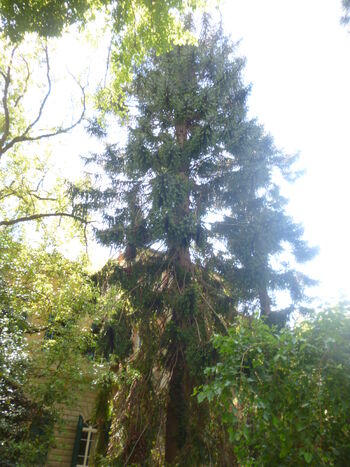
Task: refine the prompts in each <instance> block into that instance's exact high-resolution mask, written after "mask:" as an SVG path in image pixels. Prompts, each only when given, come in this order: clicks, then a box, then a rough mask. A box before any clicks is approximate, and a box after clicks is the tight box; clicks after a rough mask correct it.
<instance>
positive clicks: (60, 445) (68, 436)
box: [46, 392, 96, 467]
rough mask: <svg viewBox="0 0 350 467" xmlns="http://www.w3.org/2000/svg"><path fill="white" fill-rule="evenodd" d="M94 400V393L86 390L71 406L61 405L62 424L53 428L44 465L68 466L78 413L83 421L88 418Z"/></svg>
mask: <svg viewBox="0 0 350 467" xmlns="http://www.w3.org/2000/svg"><path fill="white" fill-rule="evenodd" d="M95 401H96V393H95V392H86V393H82V395H81V397H79V399H78V400H77V401H76V403H75V404H74V406H73V407H69V408H67V407H62V418H63V424H62V427H61V426H60V427H56V428H55V431H54V432H55V441H54V445H53V446H52V447H51V448H50V450H49V453H48V457H47V462H46V467H70V465H71V461H72V454H73V446H74V441H75V434H76V431H77V424H78V418H79V415H82V417H83V418H84V421H87V420H90V419H91V417H92V415H93V410H94V407H95ZM92 454H93V452H92ZM91 457H92V456H91ZM91 465H93V464H92V463H91ZM89 466H90V463H89Z"/></svg>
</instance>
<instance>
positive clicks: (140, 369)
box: [87, 18, 306, 466]
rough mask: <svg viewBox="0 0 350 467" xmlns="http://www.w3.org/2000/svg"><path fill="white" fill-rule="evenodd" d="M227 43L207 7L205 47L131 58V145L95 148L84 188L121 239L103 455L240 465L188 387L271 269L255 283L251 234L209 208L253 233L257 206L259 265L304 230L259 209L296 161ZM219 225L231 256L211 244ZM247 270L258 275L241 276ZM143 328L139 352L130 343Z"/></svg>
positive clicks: (108, 333)
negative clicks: (263, 122) (96, 177)
mask: <svg viewBox="0 0 350 467" xmlns="http://www.w3.org/2000/svg"><path fill="white" fill-rule="evenodd" d="M233 52H234V47H233V45H232V43H231V42H230V40H228V38H226V37H225V36H224V35H223V33H222V31H221V29H219V30H217V29H216V28H215V30H214V29H213V28H212V27H211V26H210V24H209V21H208V19H207V18H206V19H205V20H204V22H203V26H202V32H201V35H200V38H199V43H198V46H190V45H187V46H179V47H176V48H175V49H174V50H172V51H171V52H169V53H167V54H166V55H162V56H155V57H152V58H150V59H149V60H148V61H146V62H145V63H144V64H142V65H141V66H140V67H139V68H138V69H137V70H136V74H135V76H136V78H135V80H134V84H133V88H132V93H131V96H130V98H132V99H134V102H136V106H137V112H136V115H135V117H134V118H133V121H132V124H131V125H130V127H129V129H128V131H129V136H128V142H127V144H126V146H125V148H123V149H119V148H118V147H117V146H114V145H109V146H107V147H106V150H105V152H104V153H103V154H99V155H95V156H94V157H93V159H94V160H95V162H97V163H98V164H100V165H101V166H103V168H104V170H105V172H106V174H107V175H108V176H109V178H110V185H109V186H108V187H107V188H104V189H101V190H97V189H95V190H92V191H91V192H90V193H89V194H88V197H87V204H88V205H89V206H90V207H93V208H94V209H102V210H103V212H104V218H105V221H106V224H107V226H106V228H104V229H100V230H99V231H98V232H97V236H98V239H99V240H100V242H101V243H103V244H104V245H108V246H111V245H113V246H115V247H116V248H119V249H123V251H124V253H123V255H122V257H120V261H119V262H118V264H113V265H111V266H110V268H109V269H108V279H109V283H110V284H115V285H114V286H113V287H112V286H110V291H111V293H112V294H114V295H115V298H116V300H115V302H114V303H115V305H113V306H112V312H111V313H110V314H109V316H106V317H105V320H104V322H103V325H102V327H101V329H100V342H101V347H102V348H103V349H104V355H105V356H109V358H110V359H111V361H113V368H114V371H115V372H116V375H117V376H116V386H114V390H113V391H114V392H113V391H112V392H111V393H110V394H113V396H114V397H113V404H114V413H113V416H112V425H111V431H110V433H111V436H110V441H109V456H110V457H111V458H114V459H119V460H120V461H121V462H122V463H124V465H131V464H132V463H136V464H141V463H142V465H155V464H156V463H157V462H159V463H160V464H161V465H164V462H165V463H166V464H167V465H191V466H192V465H200V464H205V463H209V462H214V464H215V465H232V453H231V451H230V449H229V448H227V446H226V445H225V440H224V435H223V434H222V433H221V432H220V429H219V425H220V420H213V419H210V407H208V406H207V407H205V406H204V404H203V405H201V406H200V407H198V405H197V403H196V400H195V398H193V397H191V394H192V392H193V388H194V387H195V386H197V385H199V384H202V382H203V379H204V376H203V369H204V368H205V367H206V366H208V364H210V362H211V361H212V358H213V350H212V348H211V345H210V342H209V341H210V337H211V335H212V334H213V333H214V332H225V328H226V327H227V326H228V325H229V324H230V323H232V320H233V318H234V315H235V314H236V313H237V312H238V309H239V307H238V305H239V304H240V303H244V301H246V300H248V299H251V297H253V296H254V293H255V291H257V294H258V296H259V293H260V292H261V290H265V291H267V279H266V276H265V275H263V279H262V280H261V283H262V288H261V287H260V285H259V284H260V281H259V275H260V273H263V271H262V270H261V269H259V268H253V267H252V265H251V263H250V262H249V261H248V260H247V261H246V258H251V257H254V255H255V250H254V251H253V250H251V248H252V243H251V239H250V238H249V235H247V234H246V233H245V232H244V231H240V230H237V228H236V226H237V223H236V224H233V225H232V226H229V225H228V221H227V220H228V219H229V218H230V217H229V216H226V217H224V218H223V221H222V222H220V223H216V224H215V225H214V222H212V221H211V219H213V214H214V213H217V212H222V210H224V211H223V212H225V213H226V214H227V212H229V214H230V216H231V217H234V216H236V217H237V219H238V218H239V219H240V218H241V217H242V216H243V213H246V214H247V216H248V218H249V222H248V224H246V226H250V228H252V229H253V230H254V231H257V232H259V229H260V226H261V225H262V221H261V219H260V218H261V216H262V218H263V219H264V222H265V224H264V226H265V230H264V235H266V237H269V235H270V236H271V238H270V239H269V240H268V241H267V242H266V245H265V243H264V242H260V243H259V246H258V247H257V248H260V250H261V251H260V253H261V255H262V256H263V260H264V261H263V264H264V267H266V266H267V264H268V263H267V262H268V259H269V255H271V254H273V253H275V252H276V248H275V245H276V244H278V245H279V248H280V247H281V241H282V240H284V239H285V236H286V235H287V236H288V235H289V237H288V239H289V240H290V242H291V243H293V244H294V243H295V242H299V241H301V240H300V235H301V231H300V229H299V228H298V227H297V226H295V225H294V224H293V223H292V221H291V220H288V222H287V221H286V222H285V221H284V220H283V219H286V218H285V217H283V216H284V214H283V206H282V204H281V200H280V198H278V197H275V198H273V202H274V203H275V206H276V209H275V211H276V212H277V213H278V215H280V216H282V217H281V218H282V223H283V229H284V231H286V232H290V233H289V234H288V233H283V234H280V233H275V230H276V229H277V227H276V229H275V230H274V229H272V230H271V231H270V230H269V222H268V212H265V211H266V209H267V208H266V209H265V211H264V210H263V209H260V208H259V206H260V205H261V206H267V205H268V199H269V196H270V195H271V193H272V191H271V186H272V185H271V171H272V169H273V168H274V167H281V168H282V167H285V166H287V165H288V161H287V159H286V157H285V156H284V155H283V154H280V153H279V152H278V151H277V150H276V149H275V148H274V146H273V144H272V142H271V140H270V138H268V137H266V136H264V134H263V131H262V129H261V128H260V127H259V126H258V125H257V124H256V123H255V122H254V121H250V120H249V119H248V118H247V104H246V100H247V95H248V92H249V88H247V87H246V86H244V84H243V83H242V76H241V73H242V68H243V66H244V61H243V60H242V59H240V58H237V57H235V56H234V55H233ZM95 130H96V131H97V133H98V129H96V128H95ZM260 188H264V191H263V190H260V191H259V189H260ZM267 211H268V209H267ZM259 216H260V217H259ZM273 220H274V221H275V222H276V223H277V224H278V222H279V219H278V218H276V219H273ZM257 235H258V234H257ZM218 236H219V237H220V238H221V239H222V240H223V243H224V244H226V246H227V247H228V252H227V253H226V256H225V255H222V256H220V255H217V254H215V239H216V238H217V237H218ZM236 237H237V239H236ZM304 246H305V245H304ZM305 250H306V246H305ZM297 259H298V258H297ZM230 263H231V265H230ZM238 263H240V264H238ZM242 268H245V274H246V276H247V277H248V278H249V275H250V274H252V275H253V274H255V275H256V277H257V278H258V279H256V278H250V279H249V280H248V279H247V282H245V279H244V280H243V279H242V278H241V277H240V276H239V274H237V270H239V269H242ZM106 271H107V269H106ZM269 271H270V269H269ZM271 274H272V273H271ZM252 284H253V285H252ZM283 285H284V287H286V288H289V287H290V282H288V281H285V282H284V284H283ZM274 286H275V283H274V282H273V281H270V282H269V284H268V287H269V288H273V287H274ZM264 287H265V289H263V288H264ZM260 289H261V290H260ZM252 290H253V292H252ZM135 332H136V333H137V336H138V339H139V341H138V342H137V345H135V341H136V340H135V339H134V349H133V350H132V349H131V346H128V345H126V343H127V342H129V340H130V338H131V336H132V334H133V333H134V336H135ZM115 360H117V362H118V365H115ZM163 456H164V457H165V461H164V457H163ZM118 465H119V464H118Z"/></svg>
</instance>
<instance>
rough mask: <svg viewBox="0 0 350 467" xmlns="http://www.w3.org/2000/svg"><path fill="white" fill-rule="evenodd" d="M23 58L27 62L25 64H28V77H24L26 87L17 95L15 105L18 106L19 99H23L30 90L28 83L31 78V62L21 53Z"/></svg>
mask: <svg viewBox="0 0 350 467" xmlns="http://www.w3.org/2000/svg"><path fill="white" fill-rule="evenodd" d="M21 58H22V60H23V61H24V63H25V66H26V69H27V75H26V77H25V78H24V89H23V92H22V93H21V94H20V95H19V96H18V97H17V99H16V100H15V107H17V105H18V104H19V101H20V100H21V99H23V97H24V96H25V94H27V91H28V83H29V79H30V68H29V64H28V62H27V60H26V59H25V58H24V57H23V55H21Z"/></svg>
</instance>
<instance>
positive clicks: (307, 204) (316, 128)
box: [220, 0, 350, 300]
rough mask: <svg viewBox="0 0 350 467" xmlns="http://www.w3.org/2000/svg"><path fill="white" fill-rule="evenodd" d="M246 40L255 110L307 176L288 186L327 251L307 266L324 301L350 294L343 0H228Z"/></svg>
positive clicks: (234, 29) (310, 235)
mask: <svg viewBox="0 0 350 467" xmlns="http://www.w3.org/2000/svg"><path fill="white" fill-rule="evenodd" d="M220 9H221V12H222V17H223V20H224V24H225V29H226V31H227V32H230V33H231V35H232V38H233V39H234V40H241V42H240V46H239V49H238V50H239V52H240V54H242V55H244V56H245V57H246V58H247V63H246V69H245V79H246V82H250V83H252V92H251V96H250V98H249V107H250V114H251V115H252V116H256V117H257V118H258V119H259V121H260V122H261V123H263V124H264V126H265V128H266V130H267V131H268V132H269V133H271V134H272V136H273V137H274V139H275V142H276V145H277V146H278V147H280V148H283V149H284V150H285V151H286V152H289V153H295V152H299V153H300V159H299V164H298V166H300V167H301V168H303V169H305V170H306V174H305V175H304V176H303V178H302V179H300V180H299V181H298V182H297V183H296V184H294V185H293V186H291V187H290V188H289V189H288V190H285V193H286V195H287V196H288V198H289V199H290V205H289V208H288V210H289V212H290V213H291V214H292V215H293V217H294V218H295V219H296V220H298V221H300V222H302V223H303V225H304V228H305V238H306V239H307V240H309V242H310V244H312V245H318V246H319V247H320V253H319V255H318V257H317V258H316V259H315V260H314V261H313V262H312V264H310V265H309V266H308V267H307V268H306V270H307V271H308V272H309V273H310V274H311V275H312V276H313V277H315V278H316V279H318V280H320V282H321V283H320V287H319V288H318V289H316V290H315V291H314V293H316V295H319V297H320V298H322V299H323V300H331V299H334V298H335V299H337V298H340V297H341V295H344V296H347V297H348V298H350V289H349V282H350V281H349V276H350V274H349V268H350V248H349V242H350V208H349V203H350V178H349V177H350V173H349V172H350V33H349V32H348V31H347V30H346V28H344V27H343V26H341V25H340V24H339V21H340V17H341V15H342V10H341V0H226V1H224V2H223V4H222V6H221V8H220Z"/></svg>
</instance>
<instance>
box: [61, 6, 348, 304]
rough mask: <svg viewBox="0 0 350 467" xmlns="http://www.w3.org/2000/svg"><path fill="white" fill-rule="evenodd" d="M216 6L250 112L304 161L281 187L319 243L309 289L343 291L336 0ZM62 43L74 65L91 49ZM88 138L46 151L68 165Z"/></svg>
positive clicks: (94, 65) (343, 131) (343, 153)
mask: <svg viewBox="0 0 350 467" xmlns="http://www.w3.org/2000/svg"><path fill="white" fill-rule="evenodd" d="M220 11H221V13H222V17H223V20H224V24H225V29H226V32H228V33H230V34H231V35H232V38H233V40H235V41H238V40H240V41H241V42H240V45H239V48H238V53H239V54H240V55H243V56H245V57H246V59H247V62H246V69H245V74H244V76H245V80H246V82H247V83H251V84H252V92H251V95H250V98H249V108H250V115H251V116H254V117H257V118H258V120H259V121H260V123H262V124H264V126H265V128H266V131H267V132H269V133H270V134H271V135H272V136H273V137H274V139H275V143H276V145H277V146H278V147H280V148H282V149H284V150H285V151H286V152H287V153H295V152H299V153H300V160H299V164H298V167H299V168H302V169H305V170H306V174H305V175H304V177H303V178H302V179H300V180H299V181H298V182H297V183H296V184H294V185H292V186H290V187H289V188H285V189H284V194H285V195H286V196H287V197H288V198H289V199H290V204H289V207H288V212H289V213H290V214H291V215H292V216H293V217H294V218H295V219H296V220H297V221H299V222H301V223H302V224H303V225H304V228H305V238H306V239H307V240H308V241H309V243H310V244H311V245H315V246H319V248H320V253H319V255H318V257H317V258H316V259H315V260H314V261H313V262H312V263H310V264H309V265H308V266H307V267H306V268H304V269H303V270H304V271H306V272H307V273H309V274H310V275H311V276H312V277H314V278H315V279H318V280H319V281H320V286H319V287H318V288H317V289H315V290H314V291H313V294H314V295H316V296H318V297H319V298H320V299H321V300H322V301H327V300H334V299H335V300H337V299H340V298H341V297H342V296H345V297H348V298H350V289H349V278H348V277H349V273H348V269H349V267H350V248H349V239H350V220H349V201H350V179H349V175H350V174H349V169H350V162H349V161H350V34H349V32H348V31H347V30H346V28H344V27H343V26H341V25H340V17H341V15H342V11H341V0H226V1H225V0H222V2H221V7H220ZM62 43H63V47H64V53H63V56H64V59H65V60H68V61H69V62H70V64H69V69H70V71H72V72H73V73H74V74H76V72H75V70H74V66H75V65H76V66H78V68H79V67H80V66H81V65H80V64H81V62H82V61H84V60H82V56H83V55H84V54H85V55H86V54H89V51H88V50H86V49H84V50H82V48H81V44H79V41H76V42H75V43H73V42H72V40H71V39H70V38H69V37H68V38H67V42H66V44H64V42H62V41H61V44H62ZM61 47H62V45H61ZM68 50H69V52H70V53H67V52H68ZM100 50H101V49H100ZM87 61H88V62H89V64H90V65H89V66H90V70H91V71H92V72H93V73H96V70H97V71H98V70H99V69H100V70H101V72H103V69H104V64H105V57H102V58H101V56H98V57H95V59H92V58H87ZM85 62H86V58H85ZM59 66H60V64H59V62H58V67H59ZM88 145H89V143H87V142H86V138H85V137H84V132H83V131H82V130H79V131H78V132H77V133H74V134H73V135H72V137H71V138H69V139H67V140H66V141H65V142H64V141H63V142H62V145H61V146H60V147H59V148H58V149H57V146H56V148H54V152H57V153H58V154H57V157H59V158H60V160H62V161H64V160H66V162H68V165H67V167H68V170H69V171H72V166H73V165H74V163H75V162H74V161H76V160H77V157H78V156H77V155H78V154H86V153H87V151H88V150H89V146H88ZM54 146H55V145H54ZM90 251H91V253H92V257H93V260H94V262H95V264H96V265H99V266H102V264H103V261H105V260H106V258H107V255H106V254H103V252H102V251H101V250H100V249H97V247H96V246H92V248H90Z"/></svg>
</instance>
